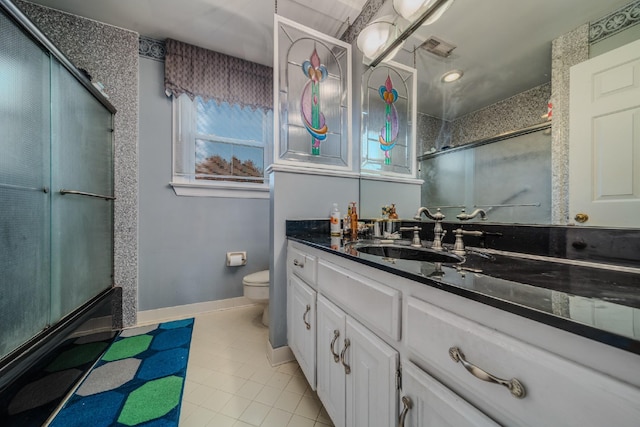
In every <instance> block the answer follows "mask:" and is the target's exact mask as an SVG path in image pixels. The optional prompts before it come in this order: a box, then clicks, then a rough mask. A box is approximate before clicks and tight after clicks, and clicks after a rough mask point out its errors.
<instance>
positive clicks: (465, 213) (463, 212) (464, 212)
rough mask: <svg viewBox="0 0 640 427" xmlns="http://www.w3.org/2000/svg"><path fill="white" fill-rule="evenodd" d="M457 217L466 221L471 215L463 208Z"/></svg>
mask: <svg viewBox="0 0 640 427" xmlns="http://www.w3.org/2000/svg"><path fill="white" fill-rule="evenodd" d="M456 218H458V219H459V220H460V221H466V220H468V219H469V215H467V211H466V210H465V209H464V208H462V210H461V211H460V213H459V214H458V215H456Z"/></svg>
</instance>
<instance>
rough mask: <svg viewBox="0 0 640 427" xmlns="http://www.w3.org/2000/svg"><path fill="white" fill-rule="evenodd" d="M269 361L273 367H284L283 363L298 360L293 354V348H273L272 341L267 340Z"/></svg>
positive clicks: (286, 346)
mask: <svg viewBox="0 0 640 427" xmlns="http://www.w3.org/2000/svg"><path fill="white" fill-rule="evenodd" d="M267 359H269V363H271V366H278V365H282V364H283V363H287V362H292V361H294V360H296V358H295V356H294V355H293V353H292V352H291V348H289V346H288V345H284V346H282V347H278V348H273V347H271V341H269V340H267Z"/></svg>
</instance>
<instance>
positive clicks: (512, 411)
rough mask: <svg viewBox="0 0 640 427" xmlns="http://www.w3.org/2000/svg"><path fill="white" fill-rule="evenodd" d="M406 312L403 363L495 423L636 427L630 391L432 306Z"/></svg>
mask: <svg viewBox="0 0 640 427" xmlns="http://www.w3.org/2000/svg"><path fill="white" fill-rule="evenodd" d="M405 310H406V323H405V327H406V329H405V339H406V345H407V348H408V351H407V353H406V354H407V357H409V358H410V359H411V360H414V361H415V362H416V363H418V364H420V366H421V367H423V368H424V369H425V370H427V371H428V372H430V373H431V375H433V376H434V377H437V378H438V379H439V380H440V381H442V382H443V383H445V384H447V386H448V387H449V388H450V389H452V390H454V391H455V392H457V393H458V394H460V395H461V396H463V397H464V398H465V399H466V400H468V401H469V402H471V403H472V404H473V405H475V406H476V407H478V408H481V409H482V411H483V412H485V413H486V414H490V415H492V416H493V417H494V418H495V419H496V420H497V421H498V422H500V423H501V424H504V425H509V426H554V427H560V426H567V427H569V426H571V427H584V426H604V425H616V426H638V425H640V390H638V388H636V387H632V386H630V385H628V384H625V383H623V382H621V381H618V380H615V379H613V378H611V377H609V376H607V375H603V374H601V373H599V372H596V371H594V370H591V369H588V368H586V367H584V366H582V365H579V364H577V363H575V362H573V361H570V360H567V359H565V358H562V357H559V356H557V355H555V354H553V353H551V352H549V351H545V350H543V349H540V348H538V347H535V346H532V345H530V344H528V343H526V342H523V341H521V340H519V339H516V338H514V337H511V336H509V335H506V334H504V333H501V332H499V331H496V330H495V329H491V328H488V327H486V326H484V325H482V324H480V323H478V322H476V321H472V320H469V319H467V318H465V317H463V316H461V315H459V314H456V313H453V312H451V311H448V310H444V309H442V308H440V307H438V306H436V305H434V304H431V303H430V302H426V301H422V300H421V299H418V298H414V297H408V298H407V301H406V306H405ZM603 363H608V362H607V361H606V360H603ZM489 377H492V378H489ZM487 380H491V381H487Z"/></svg>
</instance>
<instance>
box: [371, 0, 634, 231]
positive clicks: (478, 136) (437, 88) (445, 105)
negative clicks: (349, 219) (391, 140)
mask: <svg viewBox="0 0 640 427" xmlns="http://www.w3.org/2000/svg"><path fill="white" fill-rule="evenodd" d="M394 3H398V0H395V1H394V0H387V1H385V2H384V3H383V4H382V6H380V8H379V9H378V10H377V11H376V13H375V15H374V16H373V17H372V19H371V20H370V21H369V22H371V23H375V22H386V23H389V24H390V25H391V27H389V29H388V30H387V31H388V33H389V34H390V35H391V37H390V41H389V42H387V43H386V44H385V45H384V46H382V47H381V48H379V49H377V50H376V49H372V50H371V52H374V53H373V55H372V56H375V57H373V58H372V57H367V56H366V55H365V56H364V61H363V62H364V64H365V65H371V64H374V65H376V66H381V65H382V66H384V62H383V59H384V60H385V61H386V60H393V61H394V62H397V63H400V64H405V65H407V66H409V67H413V68H415V69H416V70H417V88H416V90H417V120H416V123H415V127H416V134H417V137H416V153H417V157H418V173H417V174H416V175H415V178H417V179H424V180H425V181H427V182H426V183H425V184H422V188H421V189H420V191H416V190H415V185H411V184H410V185H406V186H405V187H406V194H405V193H404V192H403V190H402V188H403V187H402V186H395V187H393V190H392V192H389V193H387V194H386V195H385V197H386V199H385V200H387V201H388V203H396V205H397V207H398V213H399V215H400V217H401V218H412V217H413V215H414V214H415V211H416V209H417V208H418V207H419V206H429V207H434V208H435V207H438V206H445V205H446V206H450V207H449V208H448V209H449V210H448V212H447V213H446V215H447V220H449V221H451V220H453V221H456V220H455V213H456V212H458V213H459V212H460V209H462V207H463V206H464V207H465V208H466V210H467V211H469V210H470V209H473V208H474V207H476V206H477V207H481V205H482V207H483V208H489V209H492V210H493V213H494V215H489V221H490V222H498V223H520V224H567V223H569V222H572V221H571V220H569V218H568V215H567V214H566V212H565V211H566V206H565V204H566V203H568V202H566V198H568V194H564V193H563V191H564V192H565V193H566V192H567V186H566V185H561V186H558V185H557V183H558V182H557V181H552V177H553V176H554V175H555V174H558V173H568V172H567V171H564V170H559V169H562V168H567V166H566V165H561V166H560V167H559V166H558V164H557V162H558V160H557V159H556V160H555V161H556V163H553V159H552V158H551V157H552V154H553V155H556V154H555V152H554V150H555V149H554V150H552V146H554V147H555V146H556V145H557V144H558V141H557V140H556V139H555V138H556V137H557V136H560V134H561V133H564V132H568V123H565V122H564V121H563V122H560V121H559V120H558V122H556V121H547V118H546V114H548V113H549V107H550V106H549V103H550V102H551V103H552V101H553V100H554V95H555V94H556V93H561V92H563V91H566V92H568V90H569V86H568V69H567V75H566V76H563V75H560V78H558V79H557V80H554V81H553V82H552V78H554V75H552V44H553V43H554V40H555V41H556V42H557V41H558V40H559V38H561V37H565V36H566V35H567V34H568V33H570V32H572V31H574V30H575V29H577V28H579V27H583V26H584V25H585V24H590V23H593V22H595V21H598V20H602V19H603V18H606V17H607V16H608V15H609V14H612V13H613V12H616V11H619V10H621V9H623V8H625V7H626V6H628V5H632V3H633V2H630V1H629V0H614V1H609V2H606V3H605V2H601V1H598V0H567V1H562V2H558V1H553V0H541V1H538V2H535V3H530V2H529V3H526V2H522V4H520V3H519V4H518V5H514V4H513V2H511V1H509V0H487V1H483V2H475V1H471V0H454V1H450V0H433V1H431V2H426V4H427V6H426V7H430V6H429V5H431V6H434V7H441V8H442V9H446V10H445V11H444V13H442V14H440V15H441V16H439V18H438V19H437V20H435V21H434V22H431V23H429V24H428V25H421V26H415V25H412V24H413V23H414V22H412V21H411V19H414V20H415V19H420V18H424V16H423V15H421V14H420V12H419V11H418V12H415V11H414V14H413V16H409V17H408V18H409V19H405V18H403V17H402V16H401V15H400V13H399V7H398V5H397V4H395V7H394ZM418 3H419V2H418ZM636 3H637V2H636ZM635 6H637V4H636V5H635ZM423 12H424V9H423ZM433 15H438V13H434V14H433ZM416 16H418V18H416ZM534 18H535V19H534ZM423 20H424V19H423ZM614 20H615V19H614V18H612V21H614ZM617 20H618V22H619V21H620V17H618V18H617ZM427 21H429V19H427ZM412 26H413V27H415V28H412ZM636 27H640V26H636ZM587 28H589V26H588V25H587ZM407 29H409V31H410V34H406V33H405V31H406V30H407ZM597 30H598V29H597V28H594V27H593V26H591V27H590V31H591V34H587V35H586V37H585V39H584V40H581V41H580V42H579V43H582V46H581V48H583V49H585V50H586V52H587V55H589V52H595V51H597V49H598V45H603V44H606V43H609V41H610V39H611V38H609V39H606V38H605V39H604V40H603V41H598V34H594V31H596V32H597ZM637 33H638V31H636V33H635V34H637ZM633 37H637V36H633ZM398 38H401V39H402V40H401V42H400V43H398V44H397V45H393V44H392V41H393V40H395V39H398ZM612 38H613V37H612ZM594 39H595V41H594ZM608 40H609V41H608ZM562 42H563V43H567V41H566V40H564V39H563V40H562ZM381 52H383V53H389V55H386V56H385V55H380V53H381ZM556 52H557V53H556V54H557V55H562V54H565V50H563V46H559V47H557V50H556ZM566 54H567V55H571V54H572V51H571V50H570V49H566ZM570 60H572V59H571V58H568V61H570ZM369 69H370V67H369ZM452 71H459V74H461V76H462V77H461V78H459V79H458V80H457V81H452V82H447V81H446V80H447V78H448V77H447V76H448V75H450V74H449V73H450V72H452ZM559 74H560V73H557V72H556V73H555V75H559ZM363 90H364V88H363ZM557 107H559V106H556V105H553V108H554V110H553V112H556V108H557ZM563 107H564V106H563ZM363 108H364V109H365V110H366V106H365V105H363ZM565 108H567V109H568V106H566V107H565ZM364 114H366V111H363V115H364ZM566 114H568V113H566ZM555 118H556V116H555V115H554V116H553V119H555ZM566 121H568V117H566ZM505 134H508V136H509V137H514V138H519V139H518V140H517V141H516V142H510V139H509V138H506V137H505ZM534 139H535V142H532V141H533V140H534ZM496 141H497V142H496ZM505 141H509V142H505ZM473 143H477V146H478V147H483V148H482V149H480V148H478V149H477V150H475V149H473V148H469V147H471V146H472V145H474V144H473ZM488 143H490V144H489V145H488ZM494 143H495V144H496V145H492V144H494ZM500 144H502V145H500ZM514 144H515V145H514ZM518 144H519V145H518ZM532 144H533V145H534V146H535V147H537V148H535V149H533V150H532V151H527V150H524V151H523V150H522V148H523V147H524V146H532ZM536 144H537V145H536ZM461 146H464V147H465V149H464V150H463V149H461V148H458V147H461ZM491 146H493V147H494V148H490V147H491ZM503 147H513V151H511V152H505V151H504V149H503ZM471 150H474V151H473V154H470V153H472V151H471ZM530 161H531V162H538V163H539V164H540V165H541V166H540V168H539V169H536V168H534V169H532V170H531V171H529V173H532V174H533V175H532V177H531V180H529V179H528V178H526V177H524V178H523V177H522V176H520V175H518V174H519V173H520V171H521V170H522V168H521V166H522V165H525V164H528V162H530ZM479 164H482V165H485V166H486V165H487V164H492V165H493V166H496V167H498V166H500V165H502V166H504V168H503V170H502V171H501V174H498V175H494V174H493V172H487V170H486V169H481V168H479V167H478V165H479ZM436 170H437V171H439V172H438V173H437V175H438V176H435V175H434V174H435V171H436ZM447 174H453V175H455V176H451V175H449V176H448V175H447ZM460 175H463V176H464V177H463V178H460ZM541 175H544V179H539V178H540V176H541ZM534 177H535V179H534ZM454 178H458V179H457V180H456V179H454ZM510 178H511V179H510ZM516 178H517V179H516ZM553 179H557V177H553ZM535 180H537V181H539V182H533V181H535ZM434 181H436V182H438V185H437V187H434V186H433V182H434ZM498 181H501V182H498ZM508 181H512V182H508ZM528 181H531V182H528ZM440 182H442V184H440ZM469 183H471V184H472V185H471V190H470V189H469V187H464V186H465V185H468V184H469ZM514 183H518V185H520V187H518V186H517V185H515V184H514ZM560 183H562V182H560ZM499 184H506V185H503V187H506V188H505V189H504V191H503V192H502V193H498V191H499V189H498V187H499ZM385 185H388V184H386V183H385ZM461 186H462V187H461ZM379 187H380V184H379V183H376V182H374V181H371V180H367V179H363V180H361V189H360V193H361V205H362V206H363V207H367V206H376V205H378V204H380V203H381V202H383V201H384V200H383V199H380V200H375V202H374V203H370V200H369V198H370V197H372V195H374V197H378V198H379V197H380V196H379V195H380V191H377V190H376V188H379ZM539 189H540V190H539ZM534 190H535V191H534ZM469 191H475V192H479V193H480V194H481V195H482V197H484V199H485V200H486V203H482V201H478V198H477V197H476V198H474V197H473V196H472V195H470V194H469ZM539 192H540V193H539ZM558 192H559V193H560V194H558ZM456 194H457V195H458V196H459V197H455V195H456ZM492 195H493V196H495V197H493V198H491V197H489V196H492ZM487 197H489V199H490V200H489V199H487ZM400 200H401V201H402V202H399V201H400ZM498 205H505V206H498ZM509 205H513V206H509ZM518 205H522V206H518ZM563 206H564V208H563ZM540 209H544V210H545V211H544V212H541V211H540ZM563 209H564V210H563ZM536 210H537V211H536ZM377 214H378V212H377V211H376V210H373V209H367V210H365V211H364V212H363V215H370V216H377ZM538 214H539V215H538Z"/></svg>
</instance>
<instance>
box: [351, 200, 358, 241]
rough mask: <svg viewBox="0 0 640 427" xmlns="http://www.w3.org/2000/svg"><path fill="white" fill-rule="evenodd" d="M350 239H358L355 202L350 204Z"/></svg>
mask: <svg viewBox="0 0 640 427" xmlns="http://www.w3.org/2000/svg"><path fill="white" fill-rule="evenodd" d="M350 220H351V239H352V240H356V239H357V238H358V210H357V209H356V202H351V218H350Z"/></svg>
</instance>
